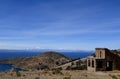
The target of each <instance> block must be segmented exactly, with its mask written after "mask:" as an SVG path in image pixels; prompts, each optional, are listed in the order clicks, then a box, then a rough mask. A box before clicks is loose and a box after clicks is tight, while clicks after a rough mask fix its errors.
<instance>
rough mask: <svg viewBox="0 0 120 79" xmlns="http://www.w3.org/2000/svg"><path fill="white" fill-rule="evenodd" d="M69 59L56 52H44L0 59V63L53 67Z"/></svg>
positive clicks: (40, 67)
mask: <svg viewBox="0 0 120 79" xmlns="http://www.w3.org/2000/svg"><path fill="white" fill-rule="evenodd" d="M69 61H71V59H70V58H68V57H66V56H64V55H62V54H59V53H57V52H45V53H42V54H40V55H37V56H32V57H24V58H21V57H19V58H12V59H6V60H0V63H5V64H6V63H7V64H13V65H14V66H16V67H19V68H23V69H46V68H53V67H56V66H59V65H61V64H64V63H66V62H69Z"/></svg>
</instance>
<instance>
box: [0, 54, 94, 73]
mask: <svg viewBox="0 0 120 79" xmlns="http://www.w3.org/2000/svg"><path fill="white" fill-rule="evenodd" d="M40 53H42V52H0V60H3V59H8V58H15V57H30V56H35V55H38V54H40ZM60 53H61V54H63V55H65V56H67V57H71V58H73V59H76V58H84V57H86V56H89V55H91V54H92V53H93V52H60ZM11 68H13V69H14V70H20V69H19V68H15V67H14V66H13V65H11V64H0V72H1V71H7V70H9V69H11Z"/></svg>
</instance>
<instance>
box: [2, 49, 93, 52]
mask: <svg viewBox="0 0 120 79" xmlns="http://www.w3.org/2000/svg"><path fill="white" fill-rule="evenodd" d="M28 51H32V52H46V51H56V52H94V51H93V50H65V49H0V52H28Z"/></svg>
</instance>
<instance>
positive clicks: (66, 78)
mask: <svg viewBox="0 0 120 79" xmlns="http://www.w3.org/2000/svg"><path fill="white" fill-rule="evenodd" d="M63 79H71V77H64V78H63Z"/></svg>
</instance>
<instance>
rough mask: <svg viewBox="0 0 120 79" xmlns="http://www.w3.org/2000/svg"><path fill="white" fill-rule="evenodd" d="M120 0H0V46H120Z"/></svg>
mask: <svg viewBox="0 0 120 79" xmlns="http://www.w3.org/2000/svg"><path fill="white" fill-rule="evenodd" d="M119 4H120V0H0V49H27V48H29V49H36V48H41V49H72V50H94V48H96V47H107V48H110V49H118V48H120V5H119Z"/></svg>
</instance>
